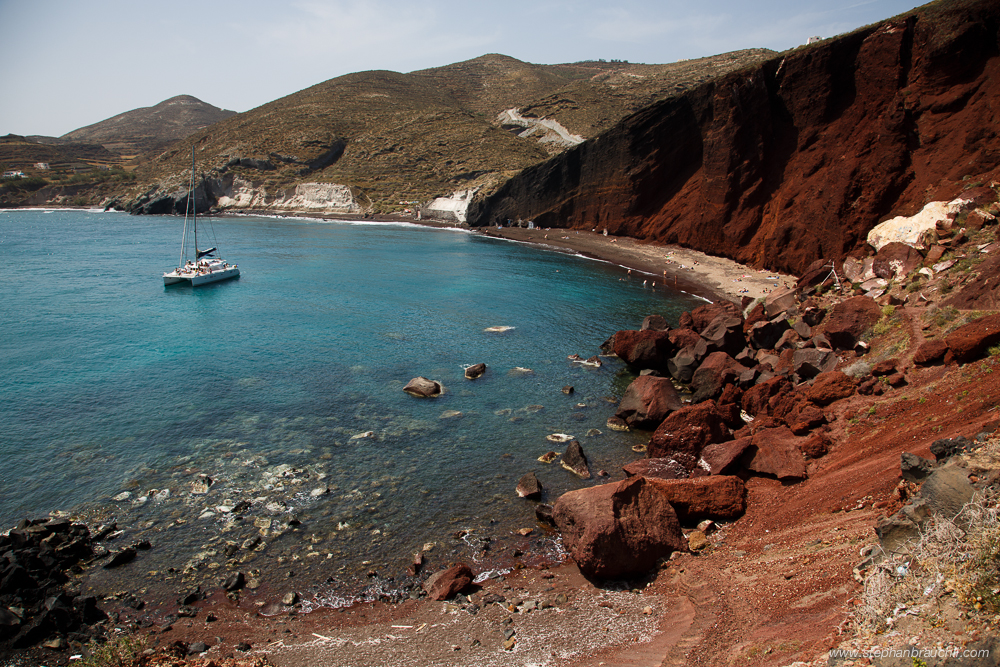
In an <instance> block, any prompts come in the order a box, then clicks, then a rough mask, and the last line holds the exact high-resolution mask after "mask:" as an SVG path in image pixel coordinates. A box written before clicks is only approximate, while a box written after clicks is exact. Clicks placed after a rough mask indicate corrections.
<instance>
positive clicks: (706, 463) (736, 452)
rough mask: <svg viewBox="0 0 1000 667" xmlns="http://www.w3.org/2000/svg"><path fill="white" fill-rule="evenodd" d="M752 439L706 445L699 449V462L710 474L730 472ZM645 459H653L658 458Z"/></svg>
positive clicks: (745, 438) (743, 438)
mask: <svg viewBox="0 0 1000 667" xmlns="http://www.w3.org/2000/svg"><path fill="white" fill-rule="evenodd" d="M752 440H753V438H752V437H750V436H745V437H742V438H737V439H736V440H728V441H726V442H717V443H715V444H712V445H708V446H707V447H705V449H703V450H701V462H699V463H700V464H701V465H702V466H703V467H707V468H708V472H709V474H710V475H722V474H725V473H727V472H732V471H733V469H734V468H736V467H737V464H738V463H739V460H740V457H741V456H742V455H743V452H745V451H746V449H747V447H749V446H750V443H751V441H752ZM647 460H650V461H653V460H659V459H647ZM702 462H703V463H702Z"/></svg>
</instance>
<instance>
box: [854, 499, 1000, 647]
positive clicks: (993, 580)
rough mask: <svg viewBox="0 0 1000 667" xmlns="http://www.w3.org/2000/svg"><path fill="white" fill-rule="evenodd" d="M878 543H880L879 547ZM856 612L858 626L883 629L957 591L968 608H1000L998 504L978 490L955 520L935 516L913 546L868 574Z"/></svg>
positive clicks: (883, 561)
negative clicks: (911, 609)
mask: <svg viewBox="0 0 1000 667" xmlns="http://www.w3.org/2000/svg"><path fill="white" fill-rule="evenodd" d="M876 548H878V547H876ZM864 586H865V588H864V592H863V593H862V596H861V601H860V604H859V605H858V606H857V608H856V609H855V612H854V620H855V623H856V625H857V626H858V627H859V629H862V630H865V631H869V632H881V631H882V630H884V629H885V628H886V627H887V626H889V625H892V623H893V621H894V618H895V616H896V615H897V614H898V613H899V612H900V611H902V610H903V609H906V608H909V607H913V606H915V605H921V604H924V603H928V602H930V603H938V602H939V601H940V598H942V597H943V596H945V595H952V594H954V595H955V596H956V597H957V600H958V602H959V604H960V605H961V606H962V607H963V608H965V609H966V610H967V611H970V612H973V613H975V612H985V613H997V612H1000V503H998V496H997V493H996V492H993V493H988V494H986V495H977V496H976V498H974V499H973V500H972V502H970V503H969V504H967V505H966V506H965V507H964V508H963V509H962V511H961V512H959V514H958V515H957V516H956V517H955V518H954V519H951V520H948V519H942V518H939V517H932V518H930V519H928V520H927V522H926V524H925V526H924V529H923V530H922V531H921V533H920V536H919V538H918V539H917V540H914V541H913V543H911V545H910V549H909V550H908V552H907V553H905V554H903V555H894V556H892V557H886V558H885V559H884V560H882V561H881V562H880V563H878V564H877V565H876V566H875V567H874V568H873V569H872V570H871V571H870V572H869V574H868V576H867V577H866V578H865V582H864Z"/></svg>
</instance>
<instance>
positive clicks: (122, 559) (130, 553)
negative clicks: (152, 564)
mask: <svg viewBox="0 0 1000 667" xmlns="http://www.w3.org/2000/svg"><path fill="white" fill-rule="evenodd" d="M134 559H135V549H133V548H132V547H125V548H124V549H122V550H121V551H119V552H118V553H116V554H115V555H114V556H112V557H111V560H109V561H108V562H107V563H105V564H104V569H105V570H110V569H112V568H115V567H119V566H121V565H125V564H126V563H129V562H131V561H132V560H134Z"/></svg>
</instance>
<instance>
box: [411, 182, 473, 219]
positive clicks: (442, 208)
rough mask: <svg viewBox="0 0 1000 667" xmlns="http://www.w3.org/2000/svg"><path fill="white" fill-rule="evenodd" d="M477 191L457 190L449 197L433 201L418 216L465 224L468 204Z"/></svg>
mask: <svg viewBox="0 0 1000 667" xmlns="http://www.w3.org/2000/svg"><path fill="white" fill-rule="evenodd" d="M477 190H478V188H473V189H471V190H457V191H455V192H453V193H452V194H451V196H450V197H438V198H437V199H433V200H431V202H430V203H429V204H427V205H426V206H424V207H423V208H422V209H421V210H420V214H421V216H422V217H425V218H437V219H439V220H453V221H455V222H465V221H466V214H467V213H468V210H469V204H471V203H472V198H473V197H474V196H475V194H476V191H477Z"/></svg>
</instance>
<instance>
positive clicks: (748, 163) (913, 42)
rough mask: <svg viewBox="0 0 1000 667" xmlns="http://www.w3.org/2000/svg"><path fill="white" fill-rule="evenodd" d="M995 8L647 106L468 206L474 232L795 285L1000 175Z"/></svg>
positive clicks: (924, 19) (928, 18)
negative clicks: (645, 244)
mask: <svg viewBox="0 0 1000 667" xmlns="http://www.w3.org/2000/svg"><path fill="white" fill-rule="evenodd" d="M998 31H1000V6H998V5H997V4H996V3H994V2H988V1H984V0H951V1H940V2H935V3H931V4H929V5H926V6H924V7H922V8H919V9H917V10H914V11H913V12H911V13H909V14H906V15H903V16H899V17H897V18H894V19H891V20H888V21H885V22H883V23H881V24H878V25H873V26H869V27H866V28H863V29H861V30H858V31H856V32H854V33H851V34H849V35H846V36H843V37H839V38H836V39H831V40H827V41H825V42H821V43H818V44H815V45H811V46H808V47H803V48H800V49H797V50H794V51H791V52H787V53H784V54H781V55H779V56H776V57H774V58H772V59H770V60H768V61H767V62H765V63H762V64H760V65H757V66H755V67H753V68H752V69H750V70H748V71H740V72H734V73H732V74H729V75H727V76H724V77H720V78H717V79H715V80H713V81H709V82H706V83H704V84H702V85H700V86H698V87H696V88H694V89H692V90H689V91H686V92H685V93H684V94H682V95H677V96H672V97H669V98H667V99H664V100H660V101H657V102H654V103H652V104H650V105H649V106H647V107H645V108H643V109H642V110H640V111H638V112H636V113H635V114H632V115H631V116H629V117H628V118H626V119H624V120H622V121H621V122H620V123H619V124H617V125H616V126H615V127H613V128H611V129H610V130H608V131H606V132H603V133H602V134H600V135H599V136H597V137H595V138H593V139H592V140H590V141H587V142H586V143H583V144H581V145H579V146H576V147H575V148H573V149H570V150H568V151H566V152H565V153H563V154H561V155H559V156H557V157H554V158H552V159H550V160H548V161H546V162H544V163H542V164H539V165H535V166H533V167H531V168H529V169H526V170H524V171H523V172H522V173H520V174H518V175H517V176H515V177H514V178H512V179H511V180H509V181H508V182H507V183H506V184H505V185H504V186H503V187H502V188H500V189H499V190H498V191H497V192H496V193H494V194H492V195H490V196H487V197H484V198H481V199H479V200H477V201H476V202H474V203H473V204H472V206H471V207H470V209H469V211H468V219H469V222H470V224H475V225H489V224H494V223H496V222H500V221H504V220H507V219H513V220H516V219H519V218H521V219H525V220H527V219H534V220H535V221H536V222H537V223H539V224H541V225H544V226H552V227H571V228H572V227H576V228H586V229H590V228H593V227H595V226H596V227H602V228H607V229H608V230H609V232H610V233H613V234H619V235H626V236H632V237H637V238H643V239H649V240H655V241H659V242H665V243H677V244H681V245H684V246H689V247H692V248H696V249H699V250H703V251H705V252H708V253H711V254H716V255H723V256H727V257H731V258H734V259H736V260H739V261H742V262H746V263H750V264H752V265H755V266H767V267H769V268H772V269H784V270H788V271H792V272H799V271H801V270H802V269H804V268H805V267H806V266H807V265H808V264H809V263H810V262H812V261H813V260H815V259H817V258H819V257H830V258H841V257H844V256H846V255H848V254H850V253H852V252H854V251H857V250H859V249H860V248H861V244H863V242H864V238H865V234H866V233H867V231H868V230H869V229H870V228H871V227H872V226H874V225H875V224H876V223H878V222H879V221H881V220H883V219H885V218H886V217H888V216H890V214H899V213H913V212H915V211H916V210H918V209H919V208H920V207H921V206H922V205H923V204H924V203H926V202H927V201H929V200H931V199H951V198H952V197H954V196H955V195H957V194H958V193H959V192H961V191H962V189H963V188H964V187H966V186H968V185H970V184H974V183H979V182H989V181H990V180H992V179H993V178H994V177H995V176H996V169H997V167H998V165H1000V152H998V149H997V146H998V145H1000V144H998V140H997V135H996V129H995V128H996V126H997V115H996V114H997V111H996V110H997V108H998V103H1000V99H998V98H1000V91H998V90H997V88H996V87H995V86H993V85H991V82H992V81H993V80H995V78H996V76H997V73H998V70H1000V58H998V55H1000V39H998Z"/></svg>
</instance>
